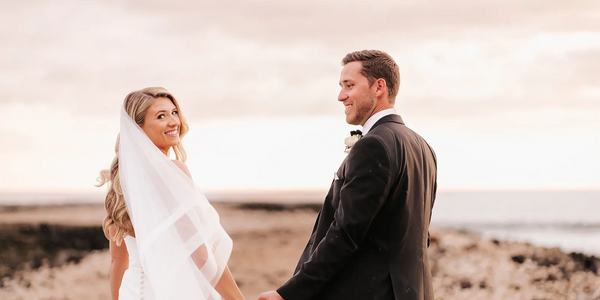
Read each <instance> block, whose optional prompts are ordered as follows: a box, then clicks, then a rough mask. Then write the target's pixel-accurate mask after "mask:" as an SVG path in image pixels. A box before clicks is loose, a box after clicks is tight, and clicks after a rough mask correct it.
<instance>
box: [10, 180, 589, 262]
mask: <svg viewBox="0 0 600 300" xmlns="http://www.w3.org/2000/svg"><path fill="white" fill-rule="evenodd" d="M325 194H326V192H325V191H321V190H311V191H248V192H218V191H213V192H207V193H206V195H207V198H208V199H209V200H211V201H214V202H234V203H268V204H319V203H321V202H322V201H323V198H324V196H325ZM102 202H103V195H102V194H100V193H95V194H89V193H51V194H50V193H10V194H8V193H4V194H1V193H0V206H21V205H24V206H27V205H69V204H101V203H102ZM0 221H1V220H0ZM432 228H452V229H457V230H464V231H469V232H473V233H476V234H479V235H482V236H484V237H487V238H496V239H503V240H510V241H520V242H529V243H532V244H535V245H539V246H545V247H559V248H561V249H562V250H564V251H575V252H583V253H586V254H591V255H598V256H600V190H596V191H593V190H589V191H460V192H440V193H438V196H437V199H436V203H435V206H434V209H433V217H432Z"/></svg>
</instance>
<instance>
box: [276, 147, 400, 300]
mask: <svg viewBox="0 0 600 300" xmlns="http://www.w3.org/2000/svg"><path fill="white" fill-rule="evenodd" d="M344 180H345V181H344V183H343V186H342V188H341V190H340V202H339V206H338V208H337V210H336V212H335V216H334V217H335V219H334V221H333V222H332V223H331V225H330V227H329V229H328V231H327V233H326V234H325V237H324V238H323V239H322V240H321V242H320V243H319V244H318V245H317V247H316V248H315V251H314V252H313V254H312V255H311V257H310V259H309V260H308V261H306V262H305V263H304V264H302V265H301V266H300V268H299V271H298V272H296V274H295V275H294V276H293V277H292V278H291V279H290V280H288V282H286V283H285V284H284V285H283V286H282V287H280V288H279V289H278V290H277V292H278V293H279V294H280V295H281V296H282V297H283V298H284V299H285V300H305V299H312V298H313V297H314V296H315V295H317V294H318V293H319V292H320V291H321V290H322V289H323V288H324V287H325V286H326V285H327V283H328V282H329V281H330V280H331V279H332V278H333V277H334V276H335V275H336V274H337V273H338V272H339V271H340V270H341V269H342V268H343V267H344V266H345V265H346V263H347V262H348V260H349V259H350V258H351V257H352V255H354V253H355V252H356V250H357V249H358V247H359V245H360V244H361V243H362V241H363V239H364V238H365V236H366V234H367V232H368V230H369V227H370V226H371V223H372V222H373V219H374V218H375V216H376V215H377V213H378V212H379V211H380V209H381V207H382V206H383V204H384V202H385V200H386V199H387V197H388V194H389V190H390V187H391V182H392V180H391V171H390V160H389V157H388V154H387V152H386V150H385V148H384V146H383V144H382V143H381V141H379V140H378V139H377V138H375V137H364V138H363V139H361V140H359V141H358V142H357V143H356V144H355V145H354V147H353V148H352V150H351V151H350V153H349V154H348V159H347V160H346V173H345V179H344Z"/></svg>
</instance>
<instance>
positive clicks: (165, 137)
mask: <svg viewBox="0 0 600 300" xmlns="http://www.w3.org/2000/svg"><path fill="white" fill-rule="evenodd" d="M180 124H181V123H180V121H179V114H178V111H177V108H176V107H175V105H174V104H173V102H171V100H169V99H168V98H157V99H156V100H154V102H153V103H152V105H150V107H149V108H148V111H147V112H146V117H145V118H144V125H142V126H141V128H142V130H143V131H144V132H145V133H146V135H147V136H148V137H149V138H150V140H151V141H152V142H153V143H154V145H156V147H158V149H160V150H161V151H162V152H163V153H165V154H167V153H168V152H169V149H171V147H173V146H176V145H177V144H179V142H180V139H179V125H180Z"/></svg>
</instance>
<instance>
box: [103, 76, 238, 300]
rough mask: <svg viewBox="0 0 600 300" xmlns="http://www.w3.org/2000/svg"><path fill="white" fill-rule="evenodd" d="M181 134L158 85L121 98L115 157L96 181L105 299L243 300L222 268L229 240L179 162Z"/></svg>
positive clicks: (181, 124) (173, 106)
mask: <svg viewBox="0 0 600 300" xmlns="http://www.w3.org/2000/svg"><path fill="white" fill-rule="evenodd" d="M187 131H188V125H187V123H186V121H185V118H184V117H183V115H182V114H181V110H180V107H179V104H178V102H177V100H175V97H173V95H171V94H170V93H169V92H168V91H167V90H165V89H164V88H160V87H150V88H145V89H143V90H139V91H134V92H131V93H130V94H129V95H127V97H126V98H125V101H124V103H123V107H122V109H121V128H120V133H119V136H118V137H117V143H116V145H115V152H116V155H115V158H114V159H113V162H112V165H111V167H110V170H103V171H101V172H100V183H99V184H98V186H102V185H104V184H105V183H107V182H108V183H109V185H108V192H107V195H106V200H105V208H106V212H107V216H106V218H105V219H104V221H103V223H102V228H103V229H104V233H105V235H106V237H107V238H108V239H109V241H110V253H111V258H112V260H111V268H110V287H111V295H112V299H113V300H115V299H119V300H166V299H181V300H185V299H194V300H212V299H221V297H223V298H224V299H226V300H238V299H244V297H243V295H242V293H241V292H240V290H239V288H238V287H237V285H236V283H235V281H234V279H233V276H232V275H231V272H230V271H229V268H228V267H227V262H228V260H229V256H230V254H231V249H232V241H231V239H230V238H229V236H228V235H227V233H226V232H225V231H224V230H223V228H222V227H221V224H220V222H219V215H218V214H217V212H216V211H215V210H214V208H213V207H212V206H211V205H210V203H209V202H208V201H207V199H206V198H205V197H204V195H202V194H201V193H200V192H197V190H196V189H195V187H194V183H193V181H192V180H191V176H190V172H189V171H188V168H187V167H186V166H185V164H184V162H185V160H186V153H185V150H184V149H183V146H182V144H181V138H182V137H183V136H184V135H185V134H186V132H187ZM171 149H173V152H174V153H175V157H176V159H175V160H170V159H169V151H170V150H171ZM123 242H124V243H123Z"/></svg>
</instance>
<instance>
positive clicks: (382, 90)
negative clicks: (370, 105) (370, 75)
mask: <svg viewBox="0 0 600 300" xmlns="http://www.w3.org/2000/svg"><path fill="white" fill-rule="evenodd" d="M375 86H376V87H377V90H375V96H377V97H382V96H384V95H387V84H386V83H385V79H383V78H379V79H377V80H376V81H375Z"/></svg>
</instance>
